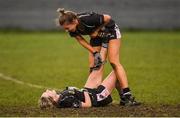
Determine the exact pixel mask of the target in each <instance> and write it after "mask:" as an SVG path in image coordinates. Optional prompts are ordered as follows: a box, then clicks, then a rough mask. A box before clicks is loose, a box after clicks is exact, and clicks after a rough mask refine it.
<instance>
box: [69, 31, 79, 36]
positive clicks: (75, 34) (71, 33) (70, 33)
mask: <svg viewBox="0 0 180 118" xmlns="http://www.w3.org/2000/svg"><path fill="white" fill-rule="evenodd" d="M69 35H70V36H71V37H76V36H79V35H80V34H79V33H78V32H77V31H75V32H69Z"/></svg>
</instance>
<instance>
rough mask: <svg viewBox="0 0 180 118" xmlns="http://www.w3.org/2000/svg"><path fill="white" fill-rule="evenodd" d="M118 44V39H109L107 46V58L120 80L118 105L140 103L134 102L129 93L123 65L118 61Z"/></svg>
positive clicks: (119, 42)
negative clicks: (120, 90)
mask: <svg viewBox="0 0 180 118" xmlns="http://www.w3.org/2000/svg"><path fill="white" fill-rule="evenodd" d="M120 44H121V40H120V39H112V40H110V41H109V46H108V58H109V61H110V63H111V66H112V68H113V70H114V72H115V75H116V77H117V79H118V80H119V82H120V86H121V89H122V92H121V102H120V105H125V106H135V105H140V103H139V102H136V101H135V100H134V97H132V95H131V93H130V89H129V87H128V81H127V76H126V72H125V70H124V68H123V66H122V65H121V64H120V62H119V49H120Z"/></svg>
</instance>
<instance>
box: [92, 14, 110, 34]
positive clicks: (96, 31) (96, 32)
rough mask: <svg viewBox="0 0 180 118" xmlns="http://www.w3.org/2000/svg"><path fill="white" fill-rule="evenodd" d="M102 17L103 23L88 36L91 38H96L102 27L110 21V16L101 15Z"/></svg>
mask: <svg viewBox="0 0 180 118" xmlns="http://www.w3.org/2000/svg"><path fill="white" fill-rule="evenodd" d="M103 16H104V23H103V24H102V25H101V26H99V27H98V28H97V29H96V30H95V31H94V32H93V33H92V34H91V35H90V37H91V38H95V37H97V35H98V33H99V31H100V30H101V28H102V27H104V26H105V25H106V24H108V23H109V21H110V20H111V16H109V15H107V14H103Z"/></svg>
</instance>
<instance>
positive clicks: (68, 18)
mask: <svg viewBox="0 0 180 118" xmlns="http://www.w3.org/2000/svg"><path fill="white" fill-rule="evenodd" d="M57 12H58V13H60V15H59V18H58V21H59V24H60V25H63V24H64V23H72V22H73V20H74V19H77V14H76V13H75V12H72V11H65V10H64V8H58V9H57Z"/></svg>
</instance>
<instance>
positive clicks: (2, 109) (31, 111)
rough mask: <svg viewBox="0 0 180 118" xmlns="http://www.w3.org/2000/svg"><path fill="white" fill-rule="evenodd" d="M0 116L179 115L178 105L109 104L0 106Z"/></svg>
mask: <svg viewBox="0 0 180 118" xmlns="http://www.w3.org/2000/svg"><path fill="white" fill-rule="evenodd" d="M0 116H1V117H2V116H23V117H25V116H26V117H27V116H34V117H36V116H52V117H55V116H62V117H87V116H88V117H104V116H106V117H129V116H131V117H135V116H141V117H143V116H144V117H145V116H149V117H155V116H156V117H158V116H162V117H168V116H171V117H180V105H154V106H153V105H140V106H134V107H123V106H119V105H117V104H111V105H108V106H106V107H98V108H97V107H96V108H95V107H93V108H59V109H58V108H53V109H44V110H41V109H39V108H38V107H19V106H13V107H6V106H0Z"/></svg>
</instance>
